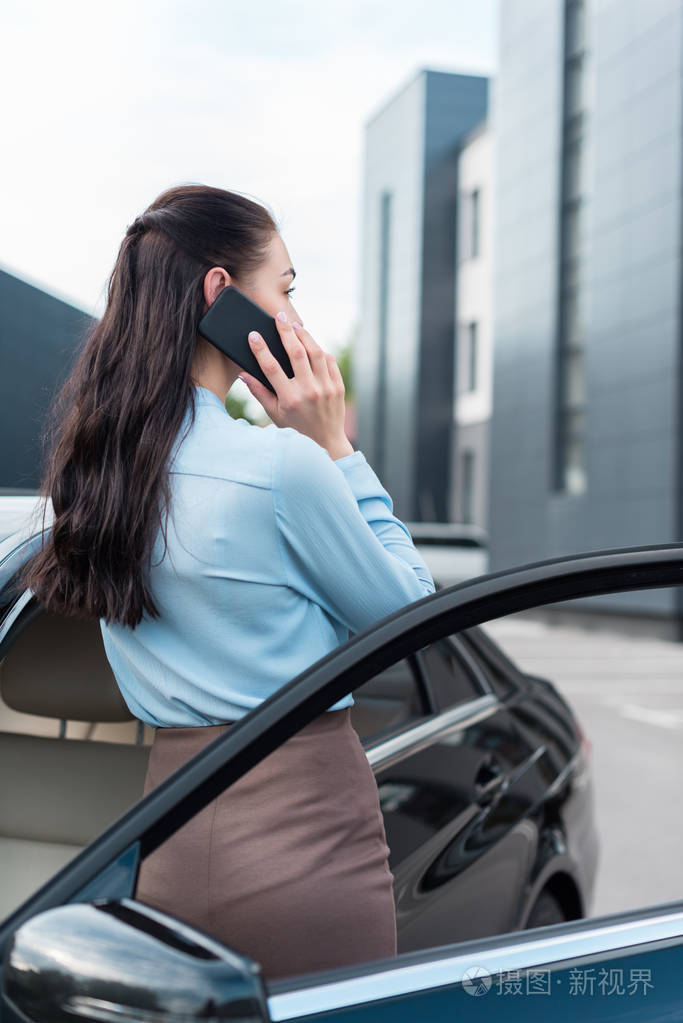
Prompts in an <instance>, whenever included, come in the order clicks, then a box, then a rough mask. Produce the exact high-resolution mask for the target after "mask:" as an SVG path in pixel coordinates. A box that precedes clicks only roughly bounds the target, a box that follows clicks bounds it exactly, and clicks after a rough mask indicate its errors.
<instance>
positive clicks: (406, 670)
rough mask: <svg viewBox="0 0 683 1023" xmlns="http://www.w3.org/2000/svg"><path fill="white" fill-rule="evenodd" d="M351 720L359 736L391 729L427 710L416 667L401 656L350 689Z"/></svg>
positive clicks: (421, 683) (364, 737) (367, 738)
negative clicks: (388, 666) (384, 669)
mask: <svg viewBox="0 0 683 1023" xmlns="http://www.w3.org/2000/svg"><path fill="white" fill-rule="evenodd" d="M353 699H354V705H353V706H352V707H351V724H352V725H353V727H354V728H355V729H356V731H357V732H358V734H359V736H360V737H361V739H364V740H366V741H367V740H369V739H370V737H371V736H376V735H379V734H381V733H383V732H388V731H393V730H394V729H397V728H400V727H401V725H405V724H408V723H409V722H411V721H416V720H419V718H421V717H423V716H424V715H425V714H426V713H428V712H429V709H430V708H429V706H428V704H427V697H426V694H425V692H424V688H423V682H422V676H421V674H420V669H419V666H418V664H417V663H416V660H415V658H414V657H409V658H404V659H403V660H401V661H398V662H397V663H396V664H393V665H392V666H391V667H390V668H387V669H386V671H381V672H380V673H379V674H378V675H375V676H374V677H373V678H371V679H368V681H367V682H365V683H364V684H363V685H362V686H359V688H358V689H354V691H353Z"/></svg>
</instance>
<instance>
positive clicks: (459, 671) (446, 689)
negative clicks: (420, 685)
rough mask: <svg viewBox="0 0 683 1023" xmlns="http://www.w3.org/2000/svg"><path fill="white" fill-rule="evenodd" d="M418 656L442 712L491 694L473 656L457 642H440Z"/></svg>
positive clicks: (432, 693)
mask: <svg viewBox="0 0 683 1023" xmlns="http://www.w3.org/2000/svg"><path fill="white" fill-rule="evenodd" d="M417 656H418V658H419V661H420V663H421V664H422V665H423V667H424V670H425V672H426V674H427V684H428V687H429V690H430V693H431V695H432V697H433V700H434V704H435V707H436V709H437V710H438V711H444V710H448V709H449V708H450V707H455V706H457V705H458V704H461V703H467V702H468V701H469V700H475V699H477V697H480V696H483V695H484V694H485V693H486V692H488V691H489V689H488V687H487V686H486V682H485V679H484V678H483V677H482V675H481V674H480V672H478V671H477V666H476V664H475V663H474V662H473V661H472V658H471V656H468V653H467V650H464V649H463V647H462V645H459V644H458V643H457V641H455V640H452V639H450V638H445V639H440V640H438V641H437V642H436V643H432V644H430V646H428V647H425V648H424V649H423V650H421V651H420V652H419V654H418V655H417Z"/></svg>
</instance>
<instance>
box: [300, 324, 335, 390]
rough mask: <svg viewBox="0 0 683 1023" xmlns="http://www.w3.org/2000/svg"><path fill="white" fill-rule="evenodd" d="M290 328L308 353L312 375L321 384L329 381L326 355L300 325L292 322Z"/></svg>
mask: <svg viewBox="0 0 683 1023" xmlns="http://www.w3.org/2000/svg"><path fill="white" fill-rule="evenodd" d="M292 326H293V328H294V330H295V332H296V336H297V337H298V339H299V341H300V342H301V343H302V344H303V346H304V347H305V349H306V351H307V353H308V358H309V360H310V363H311V367H312V369H313V373H314V375H315V376H316V377H318V379H319V380H320V381H321V382H322V383H325V382H326V381H328V380H329V379H330V373H329V369H328V362H329V360H328V353H327V352H325V351H323V349H322V348H321V347H320V345H319V344H318V342H317V341H316V340H315V339H314V338H313V337H312V335H311V334H309V332H308V331H307V330H306V329H305V328H304V327H303V326H302V325H301V324H300V323H297V322H294V323H293V324H292Z"/></svg>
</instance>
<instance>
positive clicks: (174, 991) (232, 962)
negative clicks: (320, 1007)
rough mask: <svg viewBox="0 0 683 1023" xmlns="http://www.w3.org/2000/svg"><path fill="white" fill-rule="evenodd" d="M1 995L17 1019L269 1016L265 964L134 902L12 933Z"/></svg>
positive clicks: (39, 918) (63, 912)
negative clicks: (264, 975) (263, 970)
mask: <svg viewBox="0 0 683 1023" xmlns="http://www.w3.org/2000/svg"><path fill="white" fill-rule="evenodd" d="M2 998H3V1002H4V1003H5V1005H4V1008H5V1009H9V1010H10V1018H12V1016H14V1018H17V1016H18V1018H19V1019H22V1020H23V1019H29V1020H35V1021H36V1023H44V1021H48V1020H49V1021H50V1023H61V1021H63V1023H77V1020H79V1019H80V1020H92V1021H97V1023H126V1021H131V1023H132V1021H135V1023H140V1021H141V1020H145V1019H147V1020H174V1019H176V1020H183V1021H185V1023H191V1021H192V1020H195V1019H196V1020H202V1019H203V1020H206V1019H207V1018H209V1019H212V1020H233V1021H237V1020H239V1021H240V1023H264V1021H267V1020H268V1019H269V1015H268V1005H267V1000H266V993H265V988H264V985H263V979H262V976H261V967H260V966H259V964H258V963H256V962H255V961H254V960H253V959H249V958H248V957H247V956H243V955H240V954H238V953H236V952H233V951H232V950H231V949H229V948H226V946H225V945H222V944H221V943H220V942H219V941H216V940H215V939H213V938H211V937H210V936H209V935H208V934H205V933H204V932H203V931H199V930H196V929H195V928H194V927H191V926H189V925H188V924H184V923H182V922H181V921H179V920H176V919H175V918H174V917H171V916H168V915H167V914H166V913H162V912H161V911H159V910H156V909H152V908H151V907H150V906H146V905H144V904H143V903H141V902H136V901H135V900H134V899H127V898H125V899H120V900H111V899H100V900H96V901H95V902H90V903H85V902H83V903H68V904H66V905H64V906H57V907H55V908H54V909H48V910H46V911H45V912H43V913H38V914H36V916H34V917H31V919H30V920H27V921H25V923H23V924H22V925H21V926H20V927H18V928H17V930H16V931H15V932H14V934H13V935H12V938H11V939H10V943H9V946H8V952H7V957H6V959H5V964H4V969H3V975H2ZM12 1010H14V1012H13V1011H12ZM16 1010H19V1014H17V1012H16ZM3 1018H6V1017H4V1014H3Z"/></svg>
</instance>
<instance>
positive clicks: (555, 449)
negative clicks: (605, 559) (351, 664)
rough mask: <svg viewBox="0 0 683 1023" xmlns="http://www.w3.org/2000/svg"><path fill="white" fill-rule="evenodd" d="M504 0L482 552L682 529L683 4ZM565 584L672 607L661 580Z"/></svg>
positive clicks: (495, 118)
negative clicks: (637, 586)
mask: <svg viewBox="0 0 683 1023" xmlns="http://www.w3.org/2000/svg"><path fill="white" fill-rule="evenodd" d="M499 9H500V66H499V71H498V74H497V76H496V81H495V87H494V90H493V96H492V112H491V121H492V126H493V131H494V133H495V164H496V168H495V200H494V203H495V209H496V217H495V232H494V247H495V260H494V294H495V308H494V358H493V366H494V373H493V412H492V420H491V435H490V465H489V537H490V564H491V570H492V571H496V570H499V569H504V568H508V567H511V566H513V565H523V564H526V563H529V562H532V561H538V560H541V559H545V558H552V557H556V556H561V555H565V554H572V553H578V552H583V551H590V550H596V549H600V548H615V547H624V546H632V545H639V544H657V543H666V542H670V541H680V540H682V539H683V505H682V492H683V491H682V486H681V480H682V472H681V463H682V459H683V444H682V442H681V431H682V425H681V416H680V410H681V402H682V395H681V388H682V385H683V373H682V366H681V351H682V340H683V338H682V330H681V277H682V275H681V225H682V208H681V141H682V137H681V112H682V96H683V88H682V86H683V83H682V81H681V78H682V68H683V61H682V43H683V4H682V3H681V0H648V2H643V0H515V2H514V3H502V4H500V8H499ZM571 604H572V607H573V608H575V609H576V608H583V609H584V610H585V611H593V612H594V611H596V610H599V611H601V612H605V613H612V614H615V613H616V614H620V615H623V614H626V615H634V616H639V617H641V618H642V617H647V616H652V617H654V618H658V619H660V620H661V619H668V620H670V621H672V622H673V623H676V622H678V621H680V619H681V611H682V607H681V594H680V593H679V592H678V591H676V590H671V589H661V590H652V591H648V592H644V593H634V594H618V595H613V596H610V595H607V596H603V597H595V598H591V599H589V600H586V601H572V602H571Z"/></svg>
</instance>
